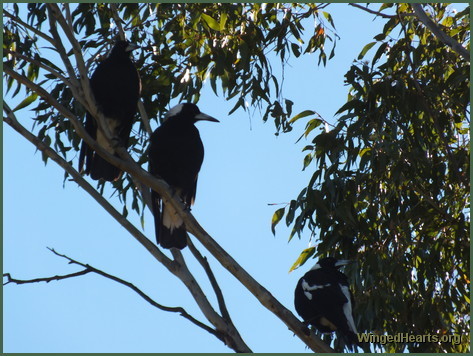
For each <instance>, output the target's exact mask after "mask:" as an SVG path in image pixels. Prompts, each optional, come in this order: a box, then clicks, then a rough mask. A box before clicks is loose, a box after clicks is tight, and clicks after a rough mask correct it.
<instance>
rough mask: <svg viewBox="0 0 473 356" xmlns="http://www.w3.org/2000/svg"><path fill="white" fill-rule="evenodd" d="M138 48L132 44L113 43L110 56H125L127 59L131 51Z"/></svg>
mask: <svg viewBox="0 0 473 356" xmlns="http://www.w3.org/2000/svg"><path fill="white" fill-rule="evenodd" d="M138 48H140V47H139V46H137V45H136V44H134V43H131V42H129V41H122V40H120V41H117V42H116V43H115V46H113V48H112V52H111V53H110V56H120V57H122V56H127V57H128V56H129V55H130V53H131V52H132V51H134V50H135V49H138Z"/></svg>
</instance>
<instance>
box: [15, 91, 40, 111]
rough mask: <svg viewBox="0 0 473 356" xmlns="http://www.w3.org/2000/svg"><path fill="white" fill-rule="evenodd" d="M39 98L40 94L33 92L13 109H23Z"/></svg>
mask: <svg viewBox="0 0 473 356" xmlns="http://www.w3.org/2000/svg"><path fill="white" fill-rule="evenodd" d="M37 98H38V94H36V93H33V94H31V95H30V96H28V97H26V98H25V99H24V100H23V101H22V102H21V103H19V104H18V105H17V106H16V108H14V109H13V111H17V110H20V109H23V108H25V107H27V106H28V105H30V104H31V103H32V102H34V101H35V100H36V99H37Z"/></svg>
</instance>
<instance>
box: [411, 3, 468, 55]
mask: <svg viewBox="0 0 473 356" xmlns="http://www.w3.org/2000/svg"><path fill="white" fill-rule="evenodd" d="M411 6H412V8H413V9H414V12H415V14H416V15H417V17H418V18H419V20H420V21H421V22H422V23H423V24H424V25H425V27H427V28H428V29H429V30H430V31H432V33H433V34H434V35H435V36H436V37H437V38H438V39H439V40H440V41H441V42H443V43H444V44H445V45H447V46H448V47H450V48H451V49H452V50H453V51H455V52H456V53H457V54H459V55H460V56H462V57H463V58H464V59H466V60H467V61H468V62H469V61H470V52H468V50H467V49H466V48H465V47H463V46H462V45H461V44H460V43H458V42H457V41H455V40H454V39H453V38H452V37H450V36H449V35H447V34H446V33H445V32H443V31H442V30H441V29H440V27H439V26H438V25H437V24H436V23H435V22H434V21H432V19H431V18H430V17H429V16H428V15H427V14H426V13H425V11H424V9H423V8H422V5H421V4H414V3H413V4H411Z"/></svg>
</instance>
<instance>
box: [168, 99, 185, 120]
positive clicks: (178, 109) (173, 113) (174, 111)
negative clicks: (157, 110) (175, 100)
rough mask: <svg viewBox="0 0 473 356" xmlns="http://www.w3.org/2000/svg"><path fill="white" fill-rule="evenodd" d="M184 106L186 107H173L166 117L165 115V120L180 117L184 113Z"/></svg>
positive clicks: (178, 105) (179, 105) (181, 105)
mask: <svg viewBox="0 0 473 356" xmlns="http://www.w3.org/2000/svg"><path fill="white" fill-rule="evenodd" d="M183 106H184V104H182V103H181V104H177V105H176V106H173V107H172V108H171V109H169V111H168V112H167V113H166V115H164V118H165V119H168V118H169V117H171V116H176V115H178V114H179V113H180V112H181V111H182V107H183Z"/></svg>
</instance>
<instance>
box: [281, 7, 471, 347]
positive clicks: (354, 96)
mask: <svg viewBox="0 0 473 356" xmlns="http://www.w3.org/2000/svg"><path fill="white" fill-rule="evenodd" d="M386 7H393V8H395V9H396V13H397V15H398V16H393V17H391V18H390V19H389V20H388V21H387V22H386V25H385V27H384V29H383V32H382V33H380V34H378V35H377V36H375V37H374V39H375V42H372V43H370V44H368V45H367V46H365V48H364V49H362V51H361V53H360V56H359V58H358V61H356V62H355V63H354V64H353V65H352V66H351V68H350V69H349V71H348V72H347V73H346V76H345V78H346V84H347V85H348V86H349V87H350V91H349V95H348V100H347V102H346V103H345V104H344V105H343V106H342V107H341V108H340V109H339V110H338V112H337V114H338V115H339V118H338V121H337V124H336V126H335V127H333V128H332V129H329V128H328V127H324V126H322V123H323V120H322V119H321V118H319V117H315V118H313V119H311V120H310V121H309V122H308V123H307V126H306V131H305V133H304V135H305V136H306V137H308V138H309V137H310V138H311V140H312V143H311V144H310V145H308V146H306V147H305V150H306V151H308V152H309V153H308V154H307V156H306V157H305V159H304V168H305V169H308V168H312V169H313V170H314V173H313V175H312V178H311V179H310V181H309V183H308V185H307V187H305V188H304V189H303V190H302V191H301V193H300V194H299V196H298V197H297V198H296V199H294V200H292V201H291V202H290V204H289V205H288V207H286V208H282V209H279V210H278V211H276V212H275V215H274V217H273V222H272V228H273V231H274V227H275V225H276V224H277V223H278V222H279V221H281V220H282V219H283V218H284V216H285V217H286V224H287V225H288V226H292V233H291V235H290V239H291V238H292V237H293V236H295V235H298V236H301V235H302V234H303V233H304V232H305V231H306V230H307V229H308V230H309V231H310V232H311V236H315V235H318V238H317V239H316V240H315V246H314V247H310V248H308V249H306V250H304V251H303V252H302V254H301V256H300V257H299V258H298V260H297V261H296V263H295V265H294V266H293V267H292V269H294V268H296V267H298V266H300V265H302V264H303V263H304V262H305V261H307V259H308V258H310V257H311V256H313V255H316V256H326V255H332V256H340V257H343V258H346V259H353V260H356V261H357V262H358V263H357V265H356V267H354V268H352V269H347V274H348V275H349V277H350V279H351V280H352V281H353V283H354V289H355V298H356V300H357V303H358V305H357V307H356V311H355V314H356V316H357V318H358V320H357V322H358V325H360V326H361V327H360V329H361V330H362V331H368V332H375V333H387V334H391V335H395V334H397V333H410V334H418V335H420V334H429V333H431V334H432V333H435V334H438V335H444V334H460V335H463V336H464V340H463V342H462V344H461V345H452V344H448V343H438V344H428V343H424V344H422V343H411V344H392V345H391V344H390V345H385V346H384V349H385V350H386V351H390V352H392V351H396V352H403V351H406V350H409V351H411V352H414V351H416V352H465V351H466V350H467V349H468V347H469V346H468V345H469V341H468V337H467V335H469V310H470V309H469V308H470V307H469V303H470V300H469V295H470V290H469V280H470V275H469V271H470V265H469V248H470V241H469V230H470V216H469V214H470V206H469V199H470V195H469V193H470V158H469V155H470V150H469V129H468V127H469V114H470V113H469V104H470V101H469V98H470V81H469V73H470V64H469V62H466V61H465V60H462V58H461V57H459V56H458V54H457V53H455V52H453V51H452V50H451V49H450V48H448V47H447V46H445V45H444V44H443V43H442V42H440V41H439V40H438V39H437V38H435V36H434V35H432V33H431V32H430V31H429V30H428V29H426V27H425V26H424V25H423V24H422V23H421V22H419V21H418V20H417V18H416V17H412V16H403V15H404V14H405V13H411V12H412V10H411V9H410V5H408V4H385V5H382V7H381V10H383V9H384V8H386ZM431 13H432V14H434V16H435V19H434V20H435V21H436V22H438V23H440V24H441V28H442V30H443V31H445V32H446V33H447V34H448V35H449V36H451V37H452V38H454V39H455V40H456V41H458V42H459V43H461V44H462V45H463V46H465V47H467V48H468V47H469V17H468V14H469V12H468V10H465V11H463V12H461V13H458V14H452V13H449V11H448V9H447V6H446V5H445V4H434V5H431ZM395 33H396V35H397V37H396V38H395V37H393V36H394V34H395ZM370 50H372V51H373V50H374V55H373V56H372V58H371V59H370V60H364V61H362V59H364V56H366V54H367V53H368V51H370ZM314 114H315V113H314ZM297 119H299V118H297ZM294 121H295V120H294ZM317 127H319V130H320V131H319V132H318V133H317V131H314V130H315V129H316V128H317ZM378 346H380V347H381V345H378Z"/></svg>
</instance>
